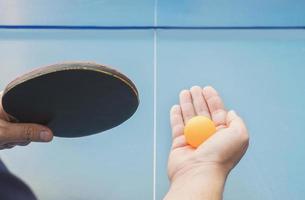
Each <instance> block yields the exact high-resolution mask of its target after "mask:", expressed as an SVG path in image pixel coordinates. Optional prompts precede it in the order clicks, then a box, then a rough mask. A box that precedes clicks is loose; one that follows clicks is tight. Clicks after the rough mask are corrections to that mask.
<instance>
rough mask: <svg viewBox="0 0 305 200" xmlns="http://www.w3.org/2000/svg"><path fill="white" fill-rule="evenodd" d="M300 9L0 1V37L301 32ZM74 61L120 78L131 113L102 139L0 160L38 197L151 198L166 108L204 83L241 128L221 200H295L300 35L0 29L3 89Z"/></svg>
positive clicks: (301, 4) (303, 58)
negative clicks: (136, 102) (240, 152)
mask: <svg viewBox="0 0 305 200" xmlns="http://www.w3.org/2000/svg"><path fill="white" fill-rule="evenodd" d="M304 10H305V1H301V0H294V1H284V0H281V1H275V0H270V1H268V2H266V1H260V0H259V1H255V2H254V1H248V0H247V1H241V0H234V1H231V2H230V3H229V2H227V1H220V0H218V1H208V0H189V1H179V2H177V1H176V2H174V1H169V0H165V1H159V2H157V3H156V2H154V1H151V0H150V1H148V0H145V1H139V0H134V1H129V2H127V1H122V0H120V1H118V0H114V1H89V0H78V1H75V2H74V3H71V1H67V0H63V1H59V0H54V1H46V0H44V1H34V0H31V1H27V3H25V2H24V3H23V2H19V1H6V0H0V27H1V26H3V25H17V26H19V25H46V26H48V25H72V26H74V25H77V26H82V25H87V26H91V25H94V26H95V25H96V26H154V25H160V26H162V25H165V26H185V27H186V26H229V27H230V26H246V27H251V26H305V12H303V11H304ZM73 60H77V61H95V62H97V63H102V64H106V65H107V64H108V65H110V66H113V67H115V68H116V69H118V70H119V71H121V72H123V73H125V74H126V75H127V76H129V77H130V78H131V79H132V80H133V81H134V83H135V84H136V85H137V87H138V90H139V93H140V101H141V103H140V106H139V108H138V110H137V112H136V113H135V115H134V116H133V117H132V118H131V119H129V120H128V121H126V122H125V123H124V124H122V125H120V126H118V127H116V128H114V129H111V130H109V131H106V132H104V133H101V134H97V135H94V136H89V137H84V138H77V139H63V138H55V139H54V141H53V142H52V143H49V144H39V143H35V144H31V145H29V146H27V147H16V148H14V149H11V150H3V151H1V152H0V156H1V158H2V159H3V160H4V162H5V163H6V165H7V166H8V168H9V169H10V170H11V171H12V172H14V173H15V174H17V175H18V176H19V177H21V178H22V179H23V180H24V181H25V182H26V183H27V184H29V185H30V186H31V188H32V189H33V190H34V192H35V193H36V194H37V196H38V197H39V199H44V200H54V199H61V200H70V199H80V200H81V199H92V200H95V199H116V200H121V199H122V200H123V199H124V200H126V199H128V200H129V199H162V197H163V196H164V194H165V193H166V191H167V189H168V186H169V182H168V179H167V174H166V165H167V157H168V153H169V149H170V143H171V136H170V131H171V130H170V126H169V115H168V113H169V109H170V107H171V106H172V105H173V104H176V103H178V93H179V91H180V90H182V89H187V88H190V87H191V86H192V85H199V86H205V85H213V86H214V87H215V88H216V89H218V90H219V93H220V94H221V95H222V96H223V98H224V101H225V104H226V107H227V108H228V109H234V110H236V111H237V112H238V113H239V114H240V115H241V116H242V117H244V119H245V121H246V123H247V126H248V128H249V132H250V137H251V141H250V147H249V150H248V152H247V154H246V155H245V157H244V158H243V160H242V161H241V162H240V163H239V165H238V166H237V167H236V168H235V169H234V170H233V171H232V173H231V174H230V176H229V178H228V181H227V185H226V189H225V194H224V197H225V198H224V199H227V200H231V199H232V200H233V199H234V200H236V199H237V200H239V199H240V200H242V199H249V200H252V199H253V200H260V199H266V200H269V199H270V200H273V199H290V200H299V199H304V198H305V191H304V185H305V173H304V170H303V169H304V168H305V153H304V152H305V151H304V146H305V132H304V130H305V123H304V119H305V112H304V110H305V103H304V102H305V79H304V77H305V64H304V63H305V30H302V29H299V30H297V29H290V30H284V29H278V30H256V29H249V30H58V29H54V30H32V29H27V30H25V29H4V28H2V29H0V77H1V79H0V86H1V88H2V89H4V87H5V86H6V84H7V83H8V82H9V81H11V80H12V79H14V78H15V77H16V76H19V75H20V74H23V73H25V72H27V71H29V70H31V69H33V68H36V67H39V66H44V65H48V64H53V63H58V62H62V61H73ZM2 89H1V90H2ZM21 101H22V99H21ZM154 161H155V162H154Z"/></svg>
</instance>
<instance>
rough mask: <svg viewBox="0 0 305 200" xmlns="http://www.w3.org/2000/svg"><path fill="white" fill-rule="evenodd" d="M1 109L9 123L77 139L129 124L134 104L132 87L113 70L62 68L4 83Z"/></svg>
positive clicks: (68, 64) (78, 64) (82, 65)
mask: <svg viewBox="0 0 305 200" xmlns="http://www.w3.org/2000/svg"><path fill="white" fill-rule="evenodd" d="M2 105H3V109H4V111H5V112H6V113H7V114H8V115H9V117H10V118H11V119H12V120H13V121H15V122H22V123H38V124H42V125H46V126H48V127H49V128H50V129H51V130H52V131H53V133H54V135H55V136H59V137H81V136H87V135H92V134H95V133H99V132H102V131H105V130H108V129H110V128H113V127H115V126H117V125H119V124H121V123H123V122H124V121H126V120H127V119H129V118H130V117H131V116H132V115H133V114H134V112H135V111H136V110H137V107H138V105H139V98H138V91H137V89H136V86H135V85H134V84H133V83H132V81H131V80H129V79H128V78H127V77H126V76H124V75H123V74H121V73H120V72H118V71H116V70H114V69H111V68H109V67H106V66H103V65H100V64H96V63H91V62H66V63H61V64H54V65H50V66H46V67H42V68H39V69H36V70H34V71H32V72H29V73H27V74H25V75H22V76H20V77H18V78H17V79H15V80H14V81H12V82H11V83H9V84H8V85H7V87H6V88H5V90H4V92H3V97H2Z"/></svg>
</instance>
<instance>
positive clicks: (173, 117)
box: [170, 105, 184, 138]
mask: <svg viewBox="0 0 305 200" xmlns="http://www.w3.org/2000/svg"><path fill="white" fill-rule="evenodd" d="M170 121H171V127H172V137H173V138H176V137H178V136H180V135H182V134H183V129H184V123H183V118H182V112H181V107H180V106H179V105H174V106H173V107H172V108H171V111H170Z"/></svg>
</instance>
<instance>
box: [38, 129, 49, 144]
mask: <svg viewBox="0 0 305 200" xmlns="http://www.w3.org/2000/svg"><path fill="white" fill-rule="evenodd" d="M39 137H40V139H41V140H42V141H45V142H48V141H50V133H49V132H48V131H41V132H40V133H39Z"/></svg>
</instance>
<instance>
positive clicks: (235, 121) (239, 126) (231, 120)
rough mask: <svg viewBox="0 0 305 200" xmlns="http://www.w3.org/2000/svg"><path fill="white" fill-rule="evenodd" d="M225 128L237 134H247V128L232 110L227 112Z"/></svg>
mask: <svg viewBox="0 0 305 200" xmlns="http://www.w3.org/2000/svg"><path fill="white" fill-rule="evenodd" d="M226 123H227V127H228V128H231V129H234V130H236V131H238V132H239V133H247V128H246V125H245V123H244V121H243V120H242V118H240V117H239V116H238V115H237V114H236V112H235V111H234V110H231V111H229V112H228V115H227V122H226Z"/></svg>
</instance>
